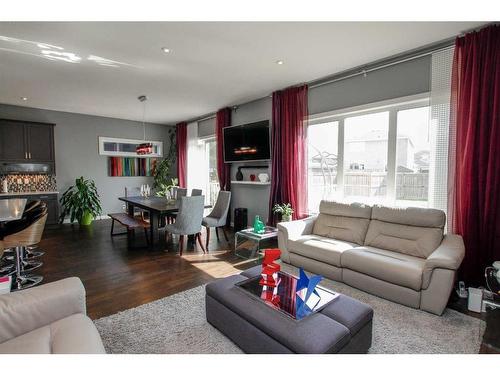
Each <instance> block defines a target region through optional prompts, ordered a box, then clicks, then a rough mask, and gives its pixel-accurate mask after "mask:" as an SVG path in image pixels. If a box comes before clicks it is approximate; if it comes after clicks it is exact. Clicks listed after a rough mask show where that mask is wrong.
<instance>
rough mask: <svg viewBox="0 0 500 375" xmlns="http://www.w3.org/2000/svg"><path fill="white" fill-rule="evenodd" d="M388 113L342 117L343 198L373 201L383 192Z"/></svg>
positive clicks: (384, 187) (384, 186)
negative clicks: (343, 154)
mask: <svg viewBox="0 0 500 375" xmlns="http://www.w3.org/2000/svg"><path fill="white" fill-rule="evenodd" d="M388 137H389V112H379V113H373V114H368V115H362V116H356V117H348V118H346V119H345V120H344V152H345V156H344V197H346V198H349V200H355V201H364V202H367V203H373V202H377V201H380V200H381V199H383V198H385V196H386V194H387V145H388Z"/></svg>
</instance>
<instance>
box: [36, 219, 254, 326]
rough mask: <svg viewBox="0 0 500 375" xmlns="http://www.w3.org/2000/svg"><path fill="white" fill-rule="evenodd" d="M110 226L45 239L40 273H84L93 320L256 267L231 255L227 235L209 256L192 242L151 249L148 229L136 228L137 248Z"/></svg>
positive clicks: (70, 229) (56, 230)
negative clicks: (181, 250)
mask: <svg viewBox="0 0 500 375" xmlns="http://www.w3.org/2000/svg"><path fill="white" fill-rule="evenodd" d="M110 228H111V220H99V221H96V222H94V223H93V225H92V226H90V227H88V228H85V227H80V226H78V225H77V224H75V225H70V224H63V225H60V226H52V227H47V228H46V229H45V233H44V239H43V240H42V242H41V243H40V248H41V249H43V250H44V251H45V255H44V257H43V262H44V266H43V267H42V268H41V269H40V271H39V273H40V274H42V275H43V276H44V282H50V281H55V280H59V279H62V278H65V277H69V276H77V277H79V278H80V279H81V280H82V282H83V284H84V285H85V289H86V290H87V309H88V314H89V316H90V317H91V318H92V319H96V318H100V317H103V316H107V315H110V314H114V313H117V312H119V311H122V310H126V309H129V308H132V307H136V306H139V305H142V304H144V303H147V302H151V301H154V300H157V299H159V298H162V297H166V296H169V295H171V294H175V293H178V292H180V291H183V290H187V289H190V288H194V287H196V286H199V285H203V284H206V283H208V282H210V281H211V280H214V279H215V278H219V277H224V276H227V275H231V274H234V273H237V272H240V271H241V270H243V269H246V268H249V267H251V266H253V265H255V263H254V262H252V261H245V260H243V259H240V258H238V257H236V256H235V255H234V254H233V253H232V251H231V249H232V246H233V245H232V244H233V236H232V235H230V238H229V244H228V243H227V242H226V241H225V240H224V238H223V237H222V236H221V241H220V242H219V241H217V238H216V236H211V237H212V238H211V241H210V244H209V247H210V251H209V253H208V254H203V252H202V250H201V249H200V248H199V246H195V245H193V244H192V243H189V244H187V246H186V249H185V250H184V255H183V256H182V257H180V256H179V255H178V253H177V248H178V243H177V242H174V243H172V242H170V243H167V244H166V245H167V246H166V249H167V251H161V250H156V251H148V250H147V249H146V248H145V247H144V246H145V243H146V240H145V238H144V235H143V233H141V231H137V234H136V238H135V244H134V247H133V248H128V246H127V236H116V237H111V236H110V235H109V231H110ZM117 229H118V228H117ZM203 235H205V233H203ZM214 249H215V250H214Z"/></svg>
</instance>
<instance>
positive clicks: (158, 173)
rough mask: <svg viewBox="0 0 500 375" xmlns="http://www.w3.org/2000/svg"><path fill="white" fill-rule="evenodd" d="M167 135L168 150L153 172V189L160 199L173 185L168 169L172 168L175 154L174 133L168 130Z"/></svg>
mask: <svg viewBox="0 0 500 375" xmlns="http://www.w3.org/2000/svg"><path fill="white" fill-rule="evenodd" d="M168 134H169V139H170V147H169V148H168V152H167V153H166V156H165V158H164V159H163V160H162V161H160V162H159V163H158V164H157V165H156V167H155V170H154V172H153V177H154V182H153V188H155V189H157V193H156V195H157V196H160V197H162V196H163V197H164V196H165V192H166V190H165V189H166V188H167V187H168V186H170V185H172V184H173V178H172V175H171V174H170V169H171V168H172V165H173V164H174V161H175V152H176V145H175V140H174V137H175V132H174V131H173V130H172V129H170V130H169V131H168ZM159 194H160V195H159ZM161 194H162V195H161Z"/></svg>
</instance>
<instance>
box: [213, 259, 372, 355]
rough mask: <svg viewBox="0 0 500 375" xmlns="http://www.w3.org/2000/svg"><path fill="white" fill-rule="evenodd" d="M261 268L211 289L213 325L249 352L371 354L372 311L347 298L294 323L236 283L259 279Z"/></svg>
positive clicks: (243, 273)
mask: <svg viewBox="0 0 500 375" xmlns="http://www.w3.org/2000/svg"><path fill="white" fill-rule="evenodd" d="M260 270H261V267H260V266H256V267H254V268H251V269H249V270H247V271H245V272H242V273H241V274H239V275H233V276H229V277H226V278H224V279H220V280H217V281H215V282H212V283H210V284H208V285H207V287H206V296H205V300H206V314H207V320H208V322H209V323H210V324H212V325H213V326H214V327H216V328H217V329H218V330H219V331H221V332H222V333H223V334H224V335H226V336H227V337H228V338H230V339H231V340H232V341H233V342H234V343H235V344H236V345H238V346H239V347H240V348H241V349H242V350H243V351H244V352H245V353H275V354H278V353H310V354H313V353H366V352H367V351H368V349H369V348H370V346H371V342H372V318H373V310H372V308H371V307H370V306H368V305H366V304H364V303H362V302H359V301H357V300H355V299H353V298H350V297H348V296H345V295H340V296H338V297H337V298H336V299H335V300H333V301H332V302H330V303H329V304H328V305H326V306H325V307H324V308H323V309H322V310H320V311H319V312H316V313H314V314H312V315H310V316H308V317H307V318H304V319H302V320H298V321H297V320H294V319H291V318H290V317H288V316H285V315H284V314H282V313H280V312H278V311H276V310H274V309H272V308H270V307H269V306H266V304H265V303H262V302H261V301H258V300H256V299H254V298H252V297H251V296H250V295H248V294H247V293H246V292H245V291H243V290H242V289H241V288H239V287H237V286H235V284H237V283H239V282H241V281H244V280H246V279H248V278H251V277H255V276H257V275H259V274H260Z"/></svg>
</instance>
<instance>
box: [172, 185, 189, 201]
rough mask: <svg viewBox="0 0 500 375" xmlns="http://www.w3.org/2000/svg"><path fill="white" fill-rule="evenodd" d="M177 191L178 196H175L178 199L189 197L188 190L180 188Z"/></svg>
mask: <svg viewBox="0 0 500 375" xmlns="http://www.w3.org/2000/svg"><path fill="white" fill-rule="evenodd" d="M176 191H177V194H176V195H175V197H176V199H180V198H182V197H187V194H188V189H186V188H180V187H178V188H177V189H176Z"/></svg>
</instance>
